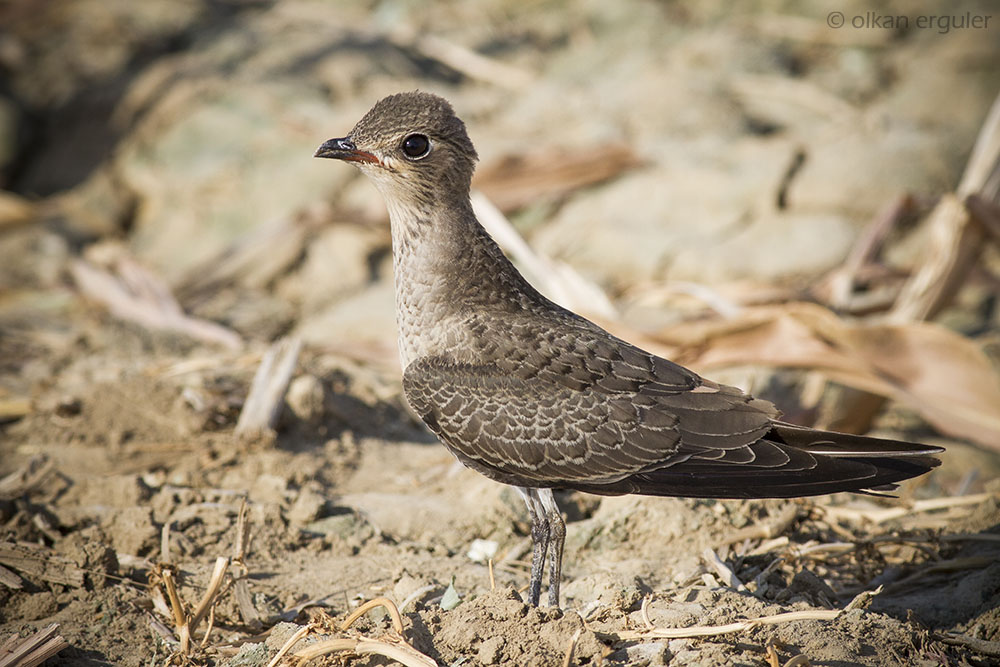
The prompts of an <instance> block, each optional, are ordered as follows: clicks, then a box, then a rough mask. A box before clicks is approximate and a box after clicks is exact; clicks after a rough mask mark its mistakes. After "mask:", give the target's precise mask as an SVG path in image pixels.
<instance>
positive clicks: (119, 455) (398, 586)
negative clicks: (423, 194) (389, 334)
mask: <svg viewBox="0 0 1000 667" xmlns="http://www.w3.org/2000/svg"><path fill="white" fill-rule="evenodd" d="M56 317H57V319H59V321H60V322H61V325H62V326H54V327H53V328H52V330H55V331H60V330H61V331H62V332H63V335H64V338H63V340H62V341H61V345H56V346H55V347H57V348H58V349H59V350H60V353H59V354H57V355H54V356H47V357H45V358H44V359H41V358H38V359H36V362H37V363H38V364H39V365H45V366H46V367H48V368H51V369H58V371H57V372H53V375H52V383H51V385H50V386H48V387H46V389H45V390H44V392H42V394H40V395H39V396H38V397H37V399H36V402H37V404H38V406H39V408H38V409H37V410H34V411H32V413H31V414H29V415H28V416H26V417H24V418H23V419H21V420H19V421H16V422H14V423H9V424H7V425H6V427H5V429H4V441H3V442H4V444H3V464H2V465H3V472H4V473H9V472H11V471H13V470H15V469H18V468H19V467H21V466H23V465H26V464H27V463H28V462H29V461H30V460H31V459H32V458H33V457H39V456H45V457H47V460H48V464H47V466H48V467H49V472H48V473H47V474H45V475H44V476H42V477H41V478H40V479H39V480H38V481H37V483H35V484H34V485H33V487H32V488H31V490H30V491H29V492H28V493H25V494H23V495H21V496H20V497H18V498H14V499H8V500H4V501H3V502H2V504H0V509H2V512H3V514H2V518H3V522H4V524H3V525H4V544H5V545H8V546H9V545H13V544H16V545H22V546H23V547H24V548H26V549H27V548H29V547H30V549H31V551H30V552H29V553H28V555H29V556H30V557H32V558H35V559H37V561H36V563H35V564H24V562H23V561H17V560H13V559H12V557H11V556H10V554H9V553H5V554H4V556H2V557H0V560H3V561H4V562H5V563H7V564H8V565H13V566H14V567H15V568H16V570H17V571H18V572H19V573H20V577H21V579H22V582H23V587H22V588H20V590H11V589H10V588H7V587H3V588H0V609H2V625H0V629H2V631H3V632H4V633H5V634H7V633H11V632H14V633H22V634H25V633H27V632H29V631H30V630H31V629H32V628H34V627H41V626H43V625H45V624H47V623H50V622H56V623H59V624H60V627H59V632H60V633H61V635H62V636H63V637H64V638H65V639H66V640H67V641H68V642H69V644H70V647H69V648H67V649H65V650H64V651H63V652H62V653H61V654H60V655H59V656H58V657H57V658H55V659H53V660H52V663H51V664H66V665H104V664H114V665H149V664H164V663H165V661H166V660H167V658H168V656H170V655H171V654H172V653H173V652H174V651H176V648H177V647H176V646H174V645H171V643H170V642H168V641H167V640H165V638H164V637H162V636H161V635H160V634H158V633H157V632H156V631H155V630H154V629H153V628H152V624H151V622H152V620H153V619H154V618H156V619H157V620H158V621H159V622H160V623H161V624H164V625H166V626H169V625H170V619H169V618H166V617H162V616H159V613H158V611H157V609H156V607H155V606H154V604H153V602H152V601H151V600H152V598H151V592H150V591H151V588H150V584H151V583H154V584H155V582H157V581H161V580H162V579H160V578H159V577H161V576H162V574H161V573H162V570H163V569H164V568H166V567H169V568H170V569H172V571H173V572H175V573H176V578H177V580H178V582H179V596H180V598H181V599H182V600H183V601H184V604H186V605H187V607H188V609H189V610H190V609H191V608H192V607H193V606H194V605H195V603H196V601H197V600H198V599H199V598H200V597H201V596H202V595H203V594H204V591H205V587H206V585H207V582H208V579H209V577H210V574H211V569H212V565H213V563H214V561H215V559H216V558H217V557H219V556H232V555H234V551H233V550H234V544H235V542H236V524H237V515H238V513H239V511H240V506H241V503H242V502H243V501H244V500H246V501H247V502H248V510H249V511H248V515H247V519H248V524H249V531H250V536H251V540H250V546H249V549H248V550H247V551H246V555H245V559H244V560H243V561H242V562H243V564H244V565H245V571H244V570H243V569H241V568H239V567H238V566H237V565H236V564H233V565H231V566H230V569H229V570H228V575H227V577H229V578H228V579H227V581H228V582H230V583H231V581H232V578H234V577H235V578H245V580H246V582H247V583H248V585H249V586H248V589H249V592H250V599H251V601H252V606H253V609H254V610H255V612H256V614H257V616H256V618H253V619H249V620H248V619H247V618H246V617H245V616H244V615H243V614H242V613H241V611H240V609H239V607H238V605H237V604H236V602H235V596H234V594H233V591H232V589H231V588H227V590H225V591H223V593H222V594H221V595H220V599H219V602H218V605H217V606H216V607H215V611H214V619H213V620H214V627H213V630H212V633H211V635H210V637H209V639H208V641H207V645H206V646H205V647H204V648H201V649H197V650H194V651H193V653H192V658H191V659H192V660H194V661H195V662H198V663H208V664H228V665H264V664H266V663H267V661H268V660H269V659H270V657H271V656H273V654H274V652H275V651H276V650H277V648H279V647H280V646H281V644H282V643H283V642H284V640H285V639H287V638H288V637H289V636H290V635H291V633H292V632H293V630H294V629H297V628H296V627H295V625H294V624H297V625H298V626H302V625H305V624H307V623H315V624H316V625H315V626H314V627H315V629H314V631H313V633H312V635H311V636H310V637H309V639H308V640H306V641H307V643H308V642H311V641H315V640H316V638H317V637H322V636H323V633H327V634H331V635H339V636H344V635H345V633H339V631H338V629H337V627H336V625H335V621H337V620H342V619H343V618H344V617H345V616H346V614H348V613H349V612H350V611H351V610H352V609H354V608H356V607H357V606H358V605H359V604H360V603H361V602H363V601H365V600H370V599H374V598H377V597H382V596H385V597H388V598H390V599H392V600H394V601H395V602H396V604H397V605H402V604H403V603H404V601H405V604H406V606H405V607H403V608H402V615H403V624H404V632H403V638H405V640H406V641H407V642H408V643H409V644H410V645H412V646H413V647H414V648H415V649H417V650H419V651H421V652H423V653H425V654H426V655H428V656H430V657H431V658H433V659H434V660H436V661H437V662H438V664H443V665H455V664H484V665H494V664H496V665H521V664H523V665H546V664H562V660H563V659H564V656H565V654H566V652H567V650H568V649H569V646H570V644H571V642H573V641H574V638H576V643H575V648H574V651H573V655H574V657H573V660H575V662H571V663H570V664H579V665H598V664H603V665H665V664H669V665H685V664H692V665H760V664H766V662H765V661H766V660H767V656H766V650H767V647H768V646H772V645H773V646H774V647H776V650H777V656H779V659H780V661H781V664H784V661H786V660H788V659H790V658H791V657H793V656H796V655H800V654H801V655H804V656H807V657H808V658H809V660H810V661H811V662H812V664H815V665H888V664H901V665H902V664H914V665H916V664H920V665H931V664H972V665H987V664H995V660H996V656H995V655H991V654H990V653H989V651H992V650H995V646H996V642H997V640H998V638H1000V614H998V608H1000V561H998V559H997V554H998V550H1000V537H998V534H1000V533H998V524H1000V522H998V517H1000V508H998V496H997V492H998V491H1000V489H998V488H997V487H996V484H995V482H990V480H995V479H996V476H995V473H996V469H997V465H998V462H997V457H996V456H993V455H988V454H984V453H983V452H981V451H978V450H975V449H973V448H970V447H968V446H965V445H961V444H958V443H947V444H948V446H949V450H948V452H947V454H945V456H944V465H943V466H942V467H941V468H940V469H939V470H937V471H935V472H934V473H933V474H931V475H930V476H928V477H927V478H924V479H921V480H917V481H916V482H914V483H910V484H908V485H907V486H906V487H905V488H904V490H903V492H902V498H901V499H900V500H883V499H869V498H864V497H854V496H848V495H844V496H837V497H833V498H826V499H819V500H802V501H787V502H786V501H748V502H729V501H727V502H721V501H720V502H715V501H687V500H675V499H644V498H634V497H624V498H605V499H597V498H594V497H587V496H583V495H570V496H567V497H564V498H563V499H562V505H563V507H564V508H565V510H566V512H567V515H568V517H569V519H570V521H569V536H568V539H567V553H566V571H565V582H564V589H563V590H564V607H565V608H564V609H563V610H562V611H559V610H553V609H546V608H542V609H532V608H529V607H527V606H525V605H524V604H523V602H522V601H521V597H520V595H519V594H518V592H517V589H518V588H520V589H522V590H523V587H524V585H525V583H526V579H527V572H526V562H525V559H526V552H527V547H528V541H527V538H526V534H527V524H526V517H525V513H524V511H523V508H522V507H521V506H520V500H519V498H517V496H516V494H514V493H512V492H511V491H510V490H509V489H505V488H503V487H501V486H499V485H496V484H494V483H492V482H489V481H488V480H485V479H482V478H480V477H478V476H477V475H475V474H474V473H471V472H469V471H467V470H465V469H464V468H462V467H461V466H460V465H458V464H456V463H455V462H454V461H453V460H452V459H451V457H450V455H449V454H448V453H447V452H446V451H445V450H444V449H443V448H442V447H441V446H439V445H437V444H435V443H434V442H433V441H432V438H431V437H429V436H428V435H427V433H426V432H424V430H423V429H422V428H420V427H419V426H418V425H417V424H416V423H415V422H414V419H413V418H412V417H411V416H410V415H409V413H408V412H407V411H406V410H405V409H404V407H403V405H402V403H401V398H400V393H399V385H398V379H397V377H396V375H395V374H394V373H393V372H392V371H383V370H379V369H377V368H374V367H372V366H371V365H365V364H359V363H357V362H353V361H351V360H349V359H345V358H343V357H337V356H334V355H329V354H319V353H309V354H307V355H306V358H305V359H304V362H303V364H302V367H303V377H311V378H316V379H317V380H318V384H319V386H320V387H321V390H322V392H321V395H322V399H321V401H320V402H319V406H318V407H317V408H316V409H314V411H313V413H312V414H311V415H310V419H311V420H305V419H302V418H300V417H297V416H296V415H295V414H294V413H293V412H292V410H290V409H289V410H287V413H288V414H287V415H286V416H285V418H284V419H283V421H282V423H281V425H280V428H279V431H278V434H277V437H276V438H273V439H268V438H265V439H261V440H258V441H256V442H238V441H237V440H235V439H234V438H233V437H232V434H231V432H232V428H233V424H234V420H235V414H236V407H237V406H238V405H239V403H240V401H241V400H242V397H243V395H244V393H245V391H246V389H245V388H246V386H247V385H248V383H249V381H250V378H251V375H252V372H253V370H254V359H253V355H243V356H236V355H231V356H226V355H219V354H217V353H216V354H212V355H207V356H203V355H202V354H201V353H202V352H203V351H202V350H198V349H191V348H190V347H187V348H186V347H185V345H184V343H183V342H181V341H177V340H175V339H171V338H169V337H165V336H156V335H154V336H150V335H149V334H147V333H145V332H143V331H141V330H138V329H136V328H132V327H129V326H123V325H121V324H119V323H116V322H115V321H114V320H112V319H110V318H107V317H93V316H91V315H89V314H88V313H86V312H80V311H76V310H74V309H70V310H68V311H64V312H62V313H61V315H59V316H56ZM50 324H55V322H50ZM27 352H28V353H29V355H30V350H28V351H27ZM39 372H41V371H39ZM973 467H975V468H978V469H980V470H981V471H982V474H981V475H980V476H978V477H977V479H976V480H974V481H973V482H972V483H971V484H970V483H968V479H966V480H965V482H963V479H961V477H962V476H963V475H964V474H965V473H964V472H962V471H965V470H968V469H970V468H973ZM984 482H989V483H984ZM963 483H964V484H965V486H964V488H963V489H962V491H963V498H962V499H958V500H959V502H953V503H949V502H947V501H948V500H951V501H955V500H956V499H955V498H954V497H952V496H951V493H952V492H953V491H954V490H955V489H956V488H957V487H958V485H960V484H963ZM942 498H943V499H945V500H946V502H945V503H943V504H942V506H941V507H939V508H938V509H933V510H931V511H921V510H922V509H924V507H926V503H925V505H924V506H921V505H920V501H921V499H942ZM900 507H902V508H904V511H902V512H900V513H899V514H900V516H898V517H897V518H885V517H882V516H879V511H880V509H882V508H900ZM166 526H169V527H170V530H169V545H168V547H167V551H166V552H164V551H163V547H162V545H161V538H162V535H163V529H164V527H166ZM755 527H756V528H759V527H764V529H765V530H762V531H760V530H756V529H755ZM767 528H771V530H772V532H770V533H768V532H767V530H766V529H767ZM748 529H749V532H748ZM477 539H480V540H489V541H492V542H494V543H495V546H496V553H495V554H494V555H493V560H494V567H493V578H494V581H495V583H491V575H490V568H489V567H488V566H487V565H486V564H484V563H483V562H475V561H473V560H472V559H471V558H470V556H469V550H470V547H471V546H472V543H473V541H474V540H477ZM706 549H712V550H714V551H715V553H717V554H718V555H719V556H720V557H721V558H722V560H723V561H725V562H726V563H728V565H729V566H730V567H731V568H732V571H733V572H734V573H735V576H736V577H737V578H738V579H739V580H740V581H741V582H744V583H746V584H747V585H748V588H746V589H743V590H736V589H734V588H733V586H732V585H731V582H728V581H724V580H722V579H721V578H720V575H719V574H718V572H717V570H715V569H713V567H712V566H711V565H710V564H709V563H708V561H707V560H706V559H705V558H704V557H703V554H704V553H705V550H706ZM46 562H47V563H49V564H48V565H47V566H45V567H42V564H43V563H46ZM880 585H881V586H882V587H883V589H882V592H881V593H880V594H878V595H877V596H876V597H875V598H874V599H873V601H872V602H871V604H870V606H869V607H868V608H867V609H865V610H862V609H858V610H855V611H847V612H843V613H842V614H840V615H839V616H838V617H837V618H836V619H835V620H803V621H793V622H788V623H782V624H776V625H757V626H754V627H750V628H747V629H744V630H741V631H739V632H734V633H729V634H724V635H720V636H715V637H708V638H703V639H696V638H688V639H669V638H657V636H656V633H655V631H651V632H650V633H649V634H650V636H649V638H644V639H635V638H629V639H623V638H622V637H623V636H629V635H628V634H627V633H629V632H632V633H634V632H636V631H641V630H642V629H643V628H646V627H647V626H648V624H651V625H652V626H655V627H658V628H679V627H686V626H691V625H709V626H713V625H723V624H726V623H732V622H734V621H738V620H744V619H752V618H757V617H767V616H774V615H775V614H778V613H783V612H788V611H808V610H827V609H841V608H843V607H844V606H845V605H846V604H847V603H848V602H849V601H850V600H851V599H852V598H853V597H854V596H856V595H857V594H858V593H860V592H862V591H864V590H872V589H874V588H876V587H877V586H880ZM227 586H228V584H227ZM449 586H452V587H453V588H454V591H455V592H457V593H458V595H459V596H460V598H461V602H460V603H459V604H458V605H457V606H454V607H453V608H449V609H447V610H446V609H445V608H443V606H442V598H443V596H444V594H445V592H446V589H448V587H449ZM647 599H648V602H647V603H644V600H647ZM445 606H448V607H451V605H448V604H446V605H445ZM373 614H374V616H373ZM647 619H648V624H647ZM290 624H292V625H290ZM203 630H204V627H203V628H201V629H200V631H203ZM346 634H347V635H348V636H352V637H367V638H369V639H377V638H384V637H388V636H391V628H390V625H389V622H388V620H387V618H386V616H385V614H384V612H383V613H378V612H377V611H376V612H370V613H369V614H368V615H367V616H365V617H364V618H363V619H362V620H361V621H360V622H358V623H357V624H356V625H355V626H354V628H353V629H352V630H351V631H350V632H349V633H346ZM957 635H961V636H962V637H964V638H965V639H960V640H955V639H954V636H957ZM632 636H633V637H634V636H635V635H632ZM970 638H972V639H970ZM975 640H979V642H980V644H978V645H977V644H975ZM171 641H172V640H171ZM956 641H960V642H964V644H965V645H956V644H955V642H956ZM969 642H973V643H972V644H970V643H969ZM301 647H302V644H300V645H299V646H298V647H297V648H301ZM984 647H985V648H984ZM356 664H382V663H381V662H379V659H377V658H375V657H368V658H359V659H358V660H357V662H356Z"/></svg>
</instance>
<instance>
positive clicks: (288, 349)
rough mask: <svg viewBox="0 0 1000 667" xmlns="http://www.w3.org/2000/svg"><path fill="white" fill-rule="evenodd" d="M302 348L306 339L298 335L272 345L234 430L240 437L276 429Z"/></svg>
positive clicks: (255, 377)
mask: <svg viewBox="0 0 1000 667" xmlns="http://www.w3.org/2000/svg"><path fill="white" fill-rule="evenodd" d="M301 350H302V340H301V339H299V338H295V337H293V338H283V339H281V340H279V341H278V342H276V343H275V344H274V345H272V346H271V347H270V348H268V350H267V352H266V353H265V354H264V358H263V359H261V361H260V366H259V367H258V368H257V373H256V374H255V375H254V378H253V383H252V384H251V385H250V393H249V394H248V395H247V400H246V403H244V404H243V410H242V411H240V417H239V420H238V421H237V422H236V430H235V431H234V433H233V434H234V435H235V436H236V437H237V438H240V439H243V440H247V439H250V440H252V439H254V438H259V437H261V436H263V435H264V434H266V433H269V432H271V431H272V429H273V428H274V425H275V424H276V423H277V421H278V416H279V415H280V414H281V406H282V404H283V401H284V398H285V391H286V390H287V389H288V383H289V381H290V380H291V379H292V373H294V372H295V366H296V364H297V363H298V360H299V352H300V351H301Z"/></svg>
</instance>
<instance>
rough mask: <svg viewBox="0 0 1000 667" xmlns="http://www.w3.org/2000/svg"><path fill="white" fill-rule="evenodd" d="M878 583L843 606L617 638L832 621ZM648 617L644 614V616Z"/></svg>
mask: <svg viewBox="0 0 1000 667" xmlns="http://www.w3.org/2000/svg"><path fill="white" fill-rule="evenodd" d="M881 590H882V588H881V587H879V588H877V589H875V590H874V591H864V592H862V593H861V594H859V595H857V596H856V597H855V598H854V599H853V600H852V601H851V602H850V604H848V605H847V606H846V607H845V608H844V609H812V610H809V611H789V612H785V613H782V614H775V615H773V616H760V617H758V618H751V619H748V620H745V621H736V622H735V623H727V624H725V625H695V626H691V627H688V628H657V627H647V628H645V629H642V630H626V631H624V632H619V633H616V634H617V636H618V638H619V639H625V640H629V639H650V638H657V639H684V638H690V637H716V636H718V635H725V634H730V633H732V632H743V631H745V630H749V629H750V628H753V627H756V626H758V625H777V624H780V623H789V622H792V621H832V620H834V619H836V618H837V617H838V616H840V615H841V614H842V613H844V612H845V611H850V610H852V609H859V608H863V607H864V605H866V604H867V602H868V600H870V599H871V598H872V597H873V596H875V595H878V593H879V592H880V591H881ZM646 618H648V616H647V617H646Z"/></svg>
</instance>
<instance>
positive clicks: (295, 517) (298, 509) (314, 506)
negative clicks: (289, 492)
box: [288, 488, 326, 525]
mask: <svg viewBox="0 0 1000 667" xmlns="http://www.w3.org/2000/svg"><path fill="white" fill-rule="evenodd" d="M324 505H326V498H325V497H324V496H323V495H322V494H320V493H319V492H317V491H315V490H313V489H310V488H305V489H302V491H301V492H300V493H299V497H298V498H296V499H295V504H294V505H292V507H291V509H290V510H288V520H289V521H290V522H292V523H294V524H299V525H302V524H307V523H309V522H310V521H315V520H316V519H317V518H319V515H320V512H322V510H323V507H324Z"/></svg>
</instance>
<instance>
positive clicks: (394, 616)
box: [295, 597, 437, 667]
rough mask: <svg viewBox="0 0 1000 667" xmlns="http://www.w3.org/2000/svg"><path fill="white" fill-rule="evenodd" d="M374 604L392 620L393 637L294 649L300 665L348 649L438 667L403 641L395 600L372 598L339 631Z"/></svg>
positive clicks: (408, 664)
mask: <svg viewBox="0 0 1000 667" xmlns="http://www.w3.org/2000/svg"><path fill="white" fill-rule="evenodd" d="M376 607H384V608H385V610H386V612H388V614H389V618H390V619H391V621H392V629H393V631H394V635H395V636H392V635H390V636H388V637H384V638H382V639H379V640H372V639H351V638H344V637H338V638H333V639H327V640H325V641H321V642H317V643H316V644H312V645H311V646H308V647H306V648H303V649H300V650H299V651H296V652H295V657H296V658H298V659H299V663H298V664H299V665H300V666H301V665H304V664H306V663H307V662H309V661H310V660H313V659H314V658H318V657H320V656H324V655H327V654H330V653H338V652H342V651H350V652H351V653H354V654H355V655H365V654H368V653H374V654H377V655H382V656H385V657H387V658H390V659H392V660H395V661H397V662H399V663H401V664H403V665H405V666H406V667H437V662H435V661H434V660H433V659H431V658H430V657H428V656H426V655H424V654H423V653H421V652H420V651H418V650H416V649H415V648H413V647H412V646H410V645H409V644H407V643H406V641H405V640H403V638H402V635H403V619H402V617H401V616H400V614H399V609H398V608H397V607H396V605H395V603H393V601H392V600H390V599H388V598H384V597H382V598H375V599H374V600H369V601H368V602H366V603H365V604H363V605H361V606H360V607H358V608H357V609H355V610H354V611H353V612H352V613H351V614H350V615H349V616H348V617H347V618H346V619H344V622H343V623H342V624H341V626H340V629H341V630H342V631H346V630H348V629H349V628H350V627H351V626H352V625H353V624H354V622H355V621H357V620H358V619H359V618H361V616H363V615H364V614H365V613H366V612H368V611H370V610H371V609H374V608H376Z"/></svg>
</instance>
